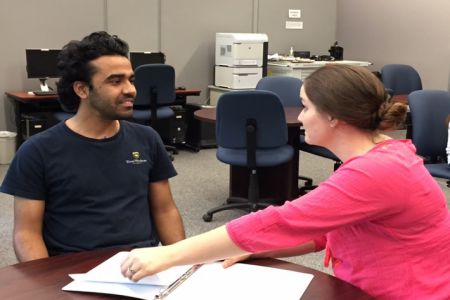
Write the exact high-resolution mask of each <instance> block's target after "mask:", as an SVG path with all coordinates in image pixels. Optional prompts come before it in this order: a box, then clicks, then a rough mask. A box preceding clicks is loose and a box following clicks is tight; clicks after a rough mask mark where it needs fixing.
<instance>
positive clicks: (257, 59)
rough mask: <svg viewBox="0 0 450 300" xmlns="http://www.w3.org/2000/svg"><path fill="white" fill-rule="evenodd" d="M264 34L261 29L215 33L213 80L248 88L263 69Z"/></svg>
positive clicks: (264, 57) (227, 85)
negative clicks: (258, 31) (255, 31)
mask: <svg viewBox="0 0 450 300" xmlns="http://www.w3.org/2000/svg"><path fill="white" fill-rule="evenodd" d="M267 52H268V37H267V35H266V34H263V33H216V64H215V68H214V69H215V70H214V73H215V77H214V78H215V79H214V84H215V85H216V86H219V87H226V88H230V89H252V88H255V87H256V84H257V83H258V81H259V80H260V79H261V78H262V77H263V76H264V75H265V74H266V72H267Z"/></svg>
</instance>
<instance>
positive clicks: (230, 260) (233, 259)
mask: <svg viewBox="0 0 450 300" xmlns="http://www.w3.org/2000/svg"><path fill="white" fill-rule="evenodd" d="M251 257H252V254H244V255H239V256H233V257H229V258H227V259H224V261H223V262H222V266H223V267H224V268H228V267H231V266H232V265H234V264H235V263H238V262H241V261H244V260H247V259H250V258H251Z"/></svg>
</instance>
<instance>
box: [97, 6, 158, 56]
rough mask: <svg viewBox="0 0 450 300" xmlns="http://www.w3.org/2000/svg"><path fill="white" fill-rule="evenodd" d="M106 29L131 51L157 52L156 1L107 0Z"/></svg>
mask: <svg viewBox="0 0 450 300" xmlns="http://www.w3.org/2000/svg"><path fill="white" fill-rule="evenodd" d="M105 7H106V28H105V30H107V31H108V32H111V33H114V34H116V35H118V36H120V37H121V38H123V39H124V40H126V41H127V42H128V44H129V45H130V50H131V51H158V50H159V48H160V45H159V32H160V28H159V23H160V20H159V1H158V0H126V1H123V0H107V1H105Z"/></svg>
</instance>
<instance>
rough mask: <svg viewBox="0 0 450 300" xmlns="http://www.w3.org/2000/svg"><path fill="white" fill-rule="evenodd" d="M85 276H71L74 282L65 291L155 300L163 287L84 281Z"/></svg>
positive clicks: (65, 287)
mask: <svg viewBox="0 0 450 300" xmlns="http://www.w3.org/2000/svg"><path fill="white" fill-rule="evenodd" d="M80 275H81V276H80ZM84 275H85V274H72V275H70V277H71V278H72V279H74V281H72V282H71V283H69V284H68V285H66V286H64V287H63V288H62V289H63V291H73V292H91V293H101V294H110V295H120V296H127V297H134V298H139V299H151V300H153V299H154V298H155V296H156V295H158V294H159V291H160V290H161V286H156V285H147V284H128V283H111V282H98V281H95V282H94V281H84V280H83V276H84Z"/></svg>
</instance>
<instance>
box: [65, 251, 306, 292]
mask: <svg viewBox="0 0 450 300" xmlns="http://www.w3.org/2000/svg"><path fill="white" fill-rule="evenodd" d="M127 255H128V252H119V253H118V254H116V255H115V256H113V257H111V258H110V259H108V260H106V261H105V262H103V263H102V264H100V265H99V266H97V267H95V268H94V269H92V270H91V271H89V272H87V273H85V274H70V277H71V278H72V279H74V281H72V282H71V283H69V284H68V285H66V286H65V287H63V290H65V291H82V292H94V293H107V294H116V295H122V296H129V297H134V298H140V299H155V297H156V295H159V293H160V292H161V291H162V290H164V289H165V288H166V287H167V286H169V285H170V284H171V283H173V282H175V281H176V280H177V279H178V278H180V277H181V276H182V275H183V274H184V273H185V272H186V271H187V270H188V269H190V268H191V266H181V267H174V268H171V269H169V270H166V271H164V272H161V273H158V274H156V275H153V276H148V277H146V278H143V279H142V280H140V281H139V282H133V281H130V280H129V279H127V278H124V277H123V276H122V274H121V273H120V263H121V262H122V261H123V260H124V259H125V258H126V256H127ZM312 278H313V275H311V274H306V273H300V272H294V271H288V270H282V269H276V268H269V267H262V266H255V265H248V264H235V265H233V266H232V267H230V268H227V269H224V268H223V267H222V265H221V264H220V263H210V264H205V265H202V266H201V267H200V268H198V269H197V271H196V272H195V273H193V274H192V275H191V276H190V277H189V278H187V279H186V280H185V281H184V282H183V283H181V284H180V285H179V286H178V287H177V288H176V289H175V290H173V291H172V292H171V293H170V294H169V295H168V296H167V297H166V299H168V300H178V299H184V300H185V299H196V300H203V299H205V300H206V299H208V300H209V299H218V300H222V299H223V300H225V299H227V300H228V299H261V300H264V299H267V300H269V299H270V300H273V299H279V300H291V299H292V300H298V299H300V297H301V296H302V295H303V293H304V292H305V290H306V288H307V287H308V285H309V283H310V282H311V280H312Z"/></svg>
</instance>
